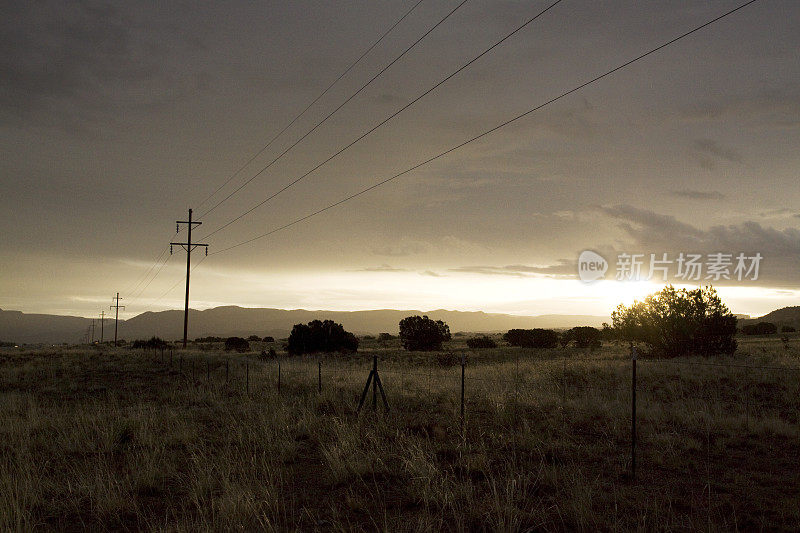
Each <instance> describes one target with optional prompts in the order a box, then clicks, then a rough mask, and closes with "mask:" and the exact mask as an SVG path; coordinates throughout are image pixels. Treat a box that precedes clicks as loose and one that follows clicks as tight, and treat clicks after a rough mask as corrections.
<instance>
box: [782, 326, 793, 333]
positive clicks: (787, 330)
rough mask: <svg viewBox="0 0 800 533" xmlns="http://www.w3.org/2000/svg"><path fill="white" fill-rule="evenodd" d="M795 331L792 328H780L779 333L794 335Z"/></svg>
mask: <svg viewBox="0 0 800 533" xmlns="http://www.w3.org/2000/svg"><path fill="white" fill-rule="evenodd" d="M795 331H796V330H795V329H794V328H793V327H792V326H783V327H781V333H794V332H795Z"/></svg>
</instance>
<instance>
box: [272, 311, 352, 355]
mask: <svg viewBox="0 0 800 533" xmlns="http://www.w3.org/2000/svg"><path fill="white" fill-rule="evenodd" d="M286 349H287V350H288V352H289V353H290V354H293V355H300V354H304V353H315V352H355V351H356V350H358V338H357V337H356V336H355V335H353V334H352V333H350V332H349V331H345V329H344V327H342V325H341V324H337V323H336V322H334V321H333V320H325V321H324V322H323V321H320V320H312V321H311V322H309V323H308V324H295V326H294V327H293V328H292V333H291V334H290V335H289V341H288V344H287V346H286Z"/></svg>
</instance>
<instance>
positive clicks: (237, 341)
mask: <svg viewBox="0 0 800 533" xmlns="http://www.w3.org/2000/svg"><path fill="white" fill-rule="evenodd" d="M225 351H226V352H230V351H236V352H239V353H244V352H249V351H250V343H249V342H247V339H243V338H241V337H228V338H227V339H225Z"/></svg>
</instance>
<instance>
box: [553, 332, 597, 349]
mask: <svg viewBox="0 0 800 533" xmlns="http://www.w3.org/2000/svg"><path fill="white" fill-rule="evenodd" d="M602 336H603V334H602V333H601V332H600V330H599V329H597V328H593V327H591V326H577V327H574V328H572V329H569V330H567V331H565V332H564V333H563V334H562V344H563V343H564V340H566V342H567V344H569V343H570V342H574V343H575V347H576V348H589V349H590V350H596V349H598V348H600V346H601V345H602V343H601V342H600V339H601V338H602Z"/></svg>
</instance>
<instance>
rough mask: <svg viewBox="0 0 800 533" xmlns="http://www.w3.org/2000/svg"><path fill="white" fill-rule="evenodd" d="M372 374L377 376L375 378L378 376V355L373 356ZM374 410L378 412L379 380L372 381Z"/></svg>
mask: <svg viewBox="0 0 800 533" xmlns="http://www.w3.org/2000/svg"><path fill="white" fill-rule="evenodd" d="M372 372H373V375H375V376H377V375H378V356H377V355H373V356H372ZM372 410H373V411H377V410H378V380H377V379H373V380H372Z"/></svg>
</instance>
